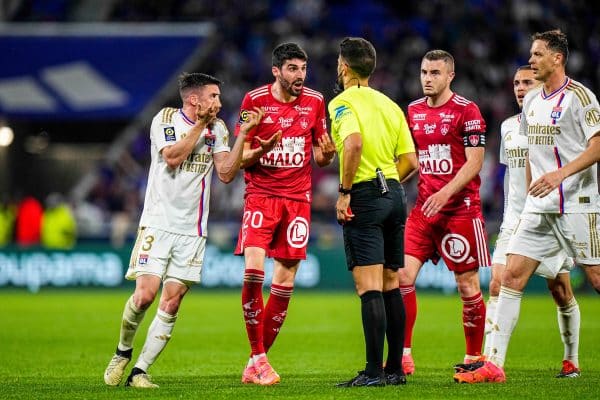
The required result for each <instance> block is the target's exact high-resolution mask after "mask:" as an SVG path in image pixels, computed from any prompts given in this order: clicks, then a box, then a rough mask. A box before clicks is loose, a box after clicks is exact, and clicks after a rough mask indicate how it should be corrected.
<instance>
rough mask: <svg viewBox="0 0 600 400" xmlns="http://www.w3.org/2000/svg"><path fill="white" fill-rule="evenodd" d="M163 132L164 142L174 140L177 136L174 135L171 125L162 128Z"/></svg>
mask: <svg viewBox="0 0 600 400" xmlns="http://www.w3.org/2000/svg"><path fill="white" fill-rule="evenodd" d="M164 132H165V142H175V141H176V140H177V138H176V137H175V128H173V127H172V126H167V127H166V128H164Z"/></svg>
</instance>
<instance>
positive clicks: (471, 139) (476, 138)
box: [463, 133, 485, 147]
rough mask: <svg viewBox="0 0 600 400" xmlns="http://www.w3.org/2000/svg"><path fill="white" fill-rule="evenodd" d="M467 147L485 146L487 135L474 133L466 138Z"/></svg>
mask: <svg viewBox="0 0 600 400" xmlns="http://www.w3.org/2000/svg"><path fill="white" fill-rule="evenodd" d="M463 139H464V145H465V147H480V146H485V135H483V134H481V133H474V134H472V135H466V136H464V138H463Z"/></svg>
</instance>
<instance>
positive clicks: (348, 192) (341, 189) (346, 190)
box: [338, 185, 352, 194]
mask: <svg viewBox="0 0 600 400" xmlns="http://www.w3.org/2000/svg"><path fill="white" fill-rule="evenodd" d="M338 192H340V193H341V194H350V193H351V192H352V188H350V189H344V188H343V187H342V185H340V188H339V189H338Z"/></svg>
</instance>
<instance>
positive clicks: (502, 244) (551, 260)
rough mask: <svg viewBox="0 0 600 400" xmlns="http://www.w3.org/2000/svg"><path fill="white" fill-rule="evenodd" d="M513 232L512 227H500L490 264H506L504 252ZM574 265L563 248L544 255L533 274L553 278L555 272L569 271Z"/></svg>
mask: <svg viewBox="0 0 600 400" xmlns="http://www.w3.org/2000/svg"><path fill="white" fill-rule="evenodd" d="M513 232H514V229H507V228H501V229H500V233H499V234H498V239H497V240H496V248H495V249H494V255H493V257H492V264H501V265H504V266H506V252H507V249H508V244H509V242H510V238H511V236H512V234H513ZM532 258H533V257H532ZM574 265H575V263H574V262H573V259H572V258H571V257H569V256H568V255H567V253H566V252H565V251H564V250H560V251H559V252H558V253H557V254H556V255H554V256H550V257H544V258H543V259H542V260H541V262H540V265H539V266H538V267H537V269H536V270H535V274H536V275H539V276H542V277H544V278H550V279H554V278H556V274H562V273H566V272H569V271H571V270H572V269H573V266H574Z"/></svg>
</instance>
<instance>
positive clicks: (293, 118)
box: [235, 85, 327, 203]
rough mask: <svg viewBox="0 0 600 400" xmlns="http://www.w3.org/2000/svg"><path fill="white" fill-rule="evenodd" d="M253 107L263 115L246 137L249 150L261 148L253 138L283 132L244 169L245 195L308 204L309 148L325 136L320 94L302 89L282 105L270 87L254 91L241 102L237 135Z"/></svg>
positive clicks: (236, 129) (263, 137)
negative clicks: (268, 149) (278, 140)
mask: <svg viewBox="0 0 600 400" xmlns="http://www.w3.org/2000/svg"><path fill="white" fill-rule="evenodd" d="M254 107H262V108H263V109H264V111H265V115H264V117H263V119H262V121H261V122H260V124H259V125H258V126H257V127H256V128H254V129H253V130H252V131H251V132H250V134H249V135H248V137H247V140H248V141H249V142H250V143H251V147H252V148H256V147H259V146H260V145H259V144H258V141H256V140H254V137H255V136H257V137H260V138H261V139H268V138H270V137H271V136H272V135H273V134H274V133H275V132H277V131H278V130H280V129H281V131H282V132H283V133H282V135H281V141H280V142H279V143H278V144H277V145H276V146H275V147H274V148H273V149H272V150H271V151H270V152H268V153H266V154H264V155H263V156H262V157H261V158H260V160H259V161H258V162H257V163H256V164H254V165H252V166H250V167H248V168H246V169H245V172H244V179H245V181H246V195H248V194H263V195H268V196H280V197H285V198H289V199H293V200H299V201H305V202H309V203H310V202H311V201H312V196H311V172H312V170H311V164H310V160H311V157H312V147H313V143H316V140H317V139H318V138H319V137H321V135H324V134H327V121H326V119H325V101H324V100H323V95H322V94H321V93H319V92H317V91H316V90H312V89H309V88H307V87H304V88H303V89H302V93H300V95H299V96H298V97H297V98H296V100H294V101H293V102H291V103H282V102H280V101H278V100H276V99H275V98H274V97H273V95H272V94H271V85H265V86H261V87H259V88H257V89H254V90H252V91H250V92H248V93H246V96H244V100H243V101H242V106H241V109H240V119H239V121H238V123H237V124H236V127H235V134H236V136H237V134H238V132H239V129H240V124H241V123H242V122H243V121H244V120H245V118H246V114H247V112H248V110H253V109H254Z"/></svg>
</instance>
